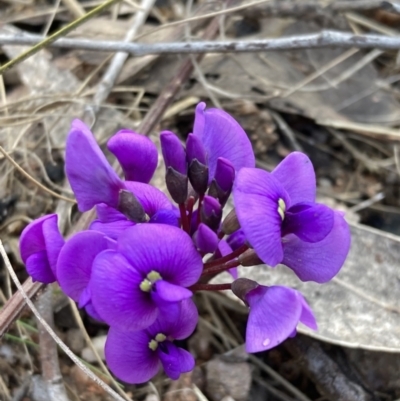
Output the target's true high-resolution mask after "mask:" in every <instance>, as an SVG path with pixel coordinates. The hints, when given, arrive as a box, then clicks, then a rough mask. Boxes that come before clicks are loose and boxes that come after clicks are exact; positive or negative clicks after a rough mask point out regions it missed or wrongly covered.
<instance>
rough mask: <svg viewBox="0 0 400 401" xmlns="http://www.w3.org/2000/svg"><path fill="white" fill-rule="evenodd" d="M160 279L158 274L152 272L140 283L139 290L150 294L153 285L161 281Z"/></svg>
mask: <svg viewBox="0 0 400 401" xmlns="http://www.w3.org/2000/svg"><path fill="white" fill-rule="evenodd" d="M161 279H162V277H161V275H160V273H158V272H156V271H154V270H152V271H151V272H150V273H149V274H148V275H147V276H146V278H145V279H144V280H143V281H142V282H141V283H140V286H139V287H140V289H141V290H142V291H144V292H150V291H151V289H152V288H153V284H154V283H155V282H156V281H158V280H161Z"/></svg>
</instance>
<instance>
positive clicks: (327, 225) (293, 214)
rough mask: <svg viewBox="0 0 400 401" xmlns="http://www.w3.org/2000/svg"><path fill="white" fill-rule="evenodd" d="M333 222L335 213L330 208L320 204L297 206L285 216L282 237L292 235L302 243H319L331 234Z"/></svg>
mask: <svg viewBox="0 0 400 401" xmlns="http://www.w3.org/2000/svg"><path fill="white" fill-rule="evenodd" d="M299 206H301V208H300V207H299ZM297 210H299V211H298V212H297ZM333 220H334V212H333V210H332V209H331V208H329V207H328V206H325V205H322V204H320V203H314V204H313V203H302V204H297V205H295V206H294V207H292V208H290V209H289V210H288V211H287V212H286V214H285V220H284V221H283V224H282V236H284V235H286V234H289V233H290V234H295V235H297V236H298V237H299V238H300V239H301V240H302V241H306V242H319V241H322V240H323V239H324V238H325V237H326V236H327V235H328V234H329V233H330V232H331V230H332V227H333Z"/></svg>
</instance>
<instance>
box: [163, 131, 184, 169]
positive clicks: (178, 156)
mask: <svg viewBox="0 0 400 401" xmlns="http://www.w3.org/2000/svg"><path fill="white" fill-rule="evenodd" d="M160 141H161V150H162V154H163V157H164V161H165V167H166V168H167V169H168V168H169V167H172V168H173V169H174V170H175V171H177V172H178V173H180V174H182V175H186V174H187V163H186V152H185V148H184V147H183V145H182V143H181V141H180V140H179V138H178V137H177V136H176V135H175V134H174V133H173V132H170V131H163V132H161V134H160Z"/></svg>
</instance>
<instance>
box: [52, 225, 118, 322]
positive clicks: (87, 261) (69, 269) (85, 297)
mask: <svg viewBox="0 0 400 401" xmlns="http://www.w3.org/2000/svg"><path fill="white" fill-rule="evenodd" d="M115 247H116V243H115V241H113V240H111V239H110V238H107V237H106V236H105V235H104V234H102V233H100V232H98V231H81V232H79V233H77V234H75V235H73V236H72V237H71V238H70V239H69V240H68V241H67V242H66V244H65V245H64V247H63V248H62V250H61V252H60V255H59V258H58V262H57V279H58V283H59V285H60V287H61V289H62V290H63V291H64V293H65V294H67V295H68V296H69V297H70V298H72V299H73V300H74V301H75V302H78V305H79V307H80V308H85V309H86V310H87V311H88V313H89V314H90V315H91V316H93V317H94V318H96V319H98V320H102V319H101V318H100V317H99V315H98V313H97V312H95V309H94V308H93V305H92V297H91V293H90V288H89V281H90V277H91V274H92V265H93V261H94V259H95V258H96V256H97V255H98V254H99V253H101V252H102V251H104V250H107V249H113V248H115Z"/></svg>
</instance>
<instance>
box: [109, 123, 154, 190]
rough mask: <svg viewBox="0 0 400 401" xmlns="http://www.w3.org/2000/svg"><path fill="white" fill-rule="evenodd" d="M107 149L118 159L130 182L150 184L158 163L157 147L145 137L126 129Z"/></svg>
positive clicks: (113, 138) (119, 132) (113, 137)
mask: <svg viewBox="0 0 400 401" xmlns="http://www.w3.org/2000/svg"><path fill="white" fill-rule="evenodd" d="M107 147H108V149H109V150H110V152H112V153H113V154H114V155H115V157H116V158H117V159H118V161H119V163H120V164H121V166H122V169H123V170H124V173H125V179H126V180H128V181H139V182H144V183H148V182H149V181H150V180H151V177H152V176H153V174H154V171H155V170H156V167H157V162H158V152H157V147H156V145H154V143H153V142H152V141H151V140H150V139H149V138H147V137H146V136H144V135H140V134H138V133H136V132H133V131H130V130H127V129H124V130H121V131H118V132H117V133H116V134H115V135H113V136H112V137H111V138H110V140H109V141H108V143H107Z"/></svg>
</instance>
